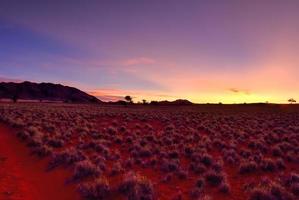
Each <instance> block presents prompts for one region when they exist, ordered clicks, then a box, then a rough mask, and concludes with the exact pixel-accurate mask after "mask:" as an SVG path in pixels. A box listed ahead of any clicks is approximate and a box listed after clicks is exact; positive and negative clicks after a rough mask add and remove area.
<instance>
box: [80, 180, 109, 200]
mask: <svg viewBox="0 0 299 200" xmlns="http://www.w3.org/2000/svg"><path fill="white" fill-rule="evenodd" d="M78 191H79V193H80V194H81V195H82V197H83V198H85V199H88V200H105V199H107V197H108V196H109V195H110V193H111V189H110V186H109V183H108V181H107V180H106V179H97V180H96V181H95V182H92V183H83V184H80V185H79V186H78Z"/></svg>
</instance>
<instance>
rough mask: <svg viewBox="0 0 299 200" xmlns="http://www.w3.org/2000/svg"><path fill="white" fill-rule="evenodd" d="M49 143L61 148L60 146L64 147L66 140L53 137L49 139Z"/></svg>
mask: <svg viewBox="0 0 299 200" xmlns="http://www.w3.org/2000/svg"><path fill="white" fill-rule="evenodd" d="M47 144H48V145H49V146H51V147H54V148H59V147H62V146H63V145H64V142H63V140H61V139H57V138H51V139H49V140H48V142H47Z"/></svg>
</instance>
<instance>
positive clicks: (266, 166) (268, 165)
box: [260, 159, 276, 172]
mask: <svg viewBox="0 0 299 200" xmlns="http://www.w3.org/2000/svg"><path fill="white" fill-rule="evenodd" d="M260 167H261V169H262V170H263V171H267V172H273V171H275V170H276V165H275V163H274V161H273V160H272V159H264V160H262V162H261V164H260Z"/></svg>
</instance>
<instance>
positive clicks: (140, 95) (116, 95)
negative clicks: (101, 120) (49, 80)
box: [88, 88, 178, 102]
mask: <svg viewBox="0 0 299 200" xmlns="http://www.w3.org/2000/svg"><path fill="white" fill-rule="evenodd" d="M88 93H89V94H90V95H93V96H96V97H98V98H99V99H100V100H102V101H118V100H123V99H124V97H125V96H126V95H130V96H132V97H133V98H134V101H136V102H137V101H141V100H142V99H146V100H148V101H152V100H165V99H167V100H175V99H177V98H178V97H177V96H172V95H168V94H161V93H159V92H158V91H143V90H126V89H118V88H99V89H95V90H92V91H89V92H88Z"/></svg>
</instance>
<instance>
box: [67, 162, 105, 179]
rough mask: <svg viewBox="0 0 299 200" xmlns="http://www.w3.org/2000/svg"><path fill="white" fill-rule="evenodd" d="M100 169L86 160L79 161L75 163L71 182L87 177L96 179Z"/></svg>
mask: <svg viewBox="0 0 299 200" xmlns="http://www.w3.org/2000/svg"><path fill="white" fill-rule="evenodd" d="M100 172H101V171H100V169H99V168H98V167H97V166H96V165H94V164H93V163H92V162H90V161H88V160H84V161H80V162H78V163H76V165H75V170H74V174H73V177H72V180H73V181H80V180H83V179H85V178H88V177H98V176H99V175H100Z"/></svg>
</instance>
